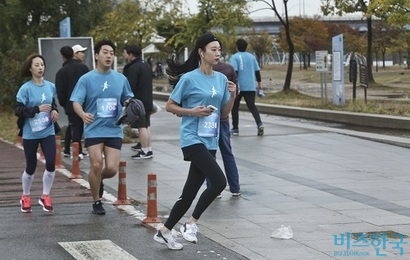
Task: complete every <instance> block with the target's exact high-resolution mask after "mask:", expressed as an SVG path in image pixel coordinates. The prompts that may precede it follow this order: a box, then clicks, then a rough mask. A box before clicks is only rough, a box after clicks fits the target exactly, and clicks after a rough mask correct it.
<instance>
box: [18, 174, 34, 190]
mask: <svg viewBox="0 0 410 260" xmlns="http://www.w3.org/2000/svg"><path fill="white" fill-rule="evenodd" d="M33 181H34V176H33V175H28V174H27V172H26V171H24V172H23V175H22V176H21V183H22V186H23V195H30V190H31V185H32V184H33Z"/></svg>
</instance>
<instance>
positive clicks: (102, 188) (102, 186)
mask: <svg viewBox="0 0 410 260" xmlns="http://www.w3.org/2000/svg"><path fill="white" fill-rule="evenodd" d="M103 195H104V183H103V181H102V180H101V184H100V191H99V192H98V196H100V199H101V198H102V197H103Z"/></svg>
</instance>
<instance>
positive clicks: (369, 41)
mask: <svg viewBox="0 0 410 260" xmlns="http://www.w3.org/2000/svg"><path fill="white" fill-rule="evenodd" d="M372 40H373V31H372V18H371V17H369V18H367V73H368V76H369V83H375V81H374V77H373V70H372V66H373V57H372Z"/></svg>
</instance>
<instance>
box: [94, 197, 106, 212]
mask: <svg viewBox="0 0 410 260" xmlns="http://www.w3.org/2000/svg"><path fill="white" fill-rule="evenodd" d="M92 212H93V214H96V215H105V209H104V208H103V206H102V202H101V200H98V201H96V202H94V203H93V211H92Z"/></svg>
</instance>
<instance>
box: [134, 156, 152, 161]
mask: <svg viewBox="0 0 410 260" xmlns="http://www.w3.org/2000/svg"><path fill="white" fill-rule="evenodd" d="M152 157H153V156H152V155H149V156H144V157H132V159H133V160H142V159H151V158H152Z"/></svg>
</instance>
